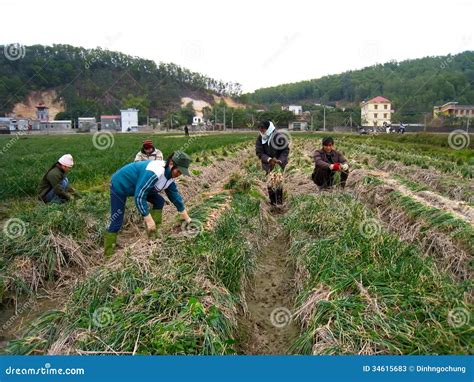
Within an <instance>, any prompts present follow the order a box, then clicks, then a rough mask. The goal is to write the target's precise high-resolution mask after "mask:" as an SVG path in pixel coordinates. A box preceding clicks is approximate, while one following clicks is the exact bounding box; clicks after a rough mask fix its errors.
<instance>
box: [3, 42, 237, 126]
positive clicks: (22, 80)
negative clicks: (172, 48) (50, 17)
mask: <svg viewBox="0 0 474 382" xmlns="http://www.w3.org/2000/svg"><path fill="white" fill-rule="evenodd" d="M0 49H1V51H2V52H3V51H4V46H0ZM24 53H25V54H24V56H22V57H21V58H19V59H16V60H11V59H8V57H7V55H1V56H0V115H4V114H6V113H11V112H13V111H15V112H19V114H25V115H24V116H25V117H28V116H29V114H31V100H32V99H33V100H36V98H37V96H38V94H41V92H45V94H47V95H48V96H47V97H46V98H47V99H45V100H44V102H45V103H47V104H48V106H50V105H55V106H56V110H57V112H58V114H56V118H77V117H78V116H85V115H86V116H96V117H98V116H99V115H101V114H115V113H118V111H119V109H120V108H124V107H136V108H138V109H140V111H141V113H140V115H141V117H142V118H145V117H146V116H147V115H149V116H152V117H161V118H163V117H165V116H166V114H167V113H168V112H170V111H174V110H176V109H179V107H180V106H181V98H182V97H191V98H193V99H202V100H204V101H207V102H214V97H216V96H225V97H228V96H236V95H239V93H240V85H239V84H236V83H232V82H222V81H218V80H215V79H212V78H209V77H207V76H205V75H203V74H200V73H195V72H191V71H190V70H188V69H185V68H182V67H180V66H178V65H175V64H172V63H159V64H156V63H155V62H154V61H151V60H146V59H142V58H138V57H132V56H128V55H125V54H123V53H119V52H112V51H108V50H102V49H100V48H97V49H84V48H78V47H73V46H70V45H53V46H42V45H33V46H26V47H25V50H24ZM51 94H55V96H56V99H50V98H51V97H50V95H51Z"/></svg>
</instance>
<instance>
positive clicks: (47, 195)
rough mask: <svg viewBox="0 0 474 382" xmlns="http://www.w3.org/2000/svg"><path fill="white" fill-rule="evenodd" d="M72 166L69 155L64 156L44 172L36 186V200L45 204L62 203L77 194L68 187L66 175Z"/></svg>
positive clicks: (71, 158)
mask: <svg viewBox="0 0 474 382" xmlns="http://www.w3.org/2000/svg"><path fill="white" fill-rule="evenodd" d="M72 166H74V159H73V157H72V155H71V154H64V155H63V156H62V157H61V158H59V159H58V161H57V162H56V163H55V164H54V165H53V166H52V167H51V168H50V169H49V170H48V171H47V172H46V174H45V175H44V176H43V179H41V183H40V184H39V186H38V191H37V193H38V198H39V199H40V200H42V201H43V202H45V203H64V202H67V201H69V200H71V198H72V194H77V192H76V190H74V188H72V187H71V186H70V185H69V180H68V178H67V173H68V172H69V171H70V170H71V168H72Z"/></svg>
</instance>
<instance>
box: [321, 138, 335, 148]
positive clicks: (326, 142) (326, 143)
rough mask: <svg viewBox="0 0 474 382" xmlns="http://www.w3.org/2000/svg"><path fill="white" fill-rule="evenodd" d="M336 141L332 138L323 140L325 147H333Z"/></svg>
mask: <svg viewBox="0 0 474 382" xmlns="http://www.w3.org/2000/svg"><path fill="white" fill-rule="evenodd" d="M333 144H334V139H332V137H324V138H323V146H328V145H333Z"/></svg>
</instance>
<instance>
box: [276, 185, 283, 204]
mask: <svg viewBox="0 0 474 382" xmlns="http://www.w3.org/2000/svg"><path fill="white" fill-rule="evenodd" d="M275 194H276V204H277V205H282V204H283V188H279V189H277V190H276V191H275Z"/></svg>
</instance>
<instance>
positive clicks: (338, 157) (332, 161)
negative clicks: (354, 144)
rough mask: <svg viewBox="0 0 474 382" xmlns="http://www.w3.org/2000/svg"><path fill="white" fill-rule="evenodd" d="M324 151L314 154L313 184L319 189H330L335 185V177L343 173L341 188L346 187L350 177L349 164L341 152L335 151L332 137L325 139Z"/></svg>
mask: <svg viewBox="0 0 474 382" xmlns="http://www.w3.org/2000/svg"><path fill="white" fill-rule="evenodd" d="M322 145H323V147H322V149H321V150H316V151H315V152H314V155H313V158H314V171H313V175H312V179H313V182H314V183H316V185H317V186H318V187H319V189H321V190H324V189H329V188H331V187H332V186H333V184H334V175H335V174H336V172H338V171H339V172H340V173H341V187H342V188H344V187H345V186H346V181H347V178H348V176H349V174H348V171H349V163H348V162H347V159H346V158H345V157H344V155H342V153H340V152H339V151H336V150H334V140H333V139H332V138H331V137H326V138H323V140H322Z"/></svg>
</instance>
